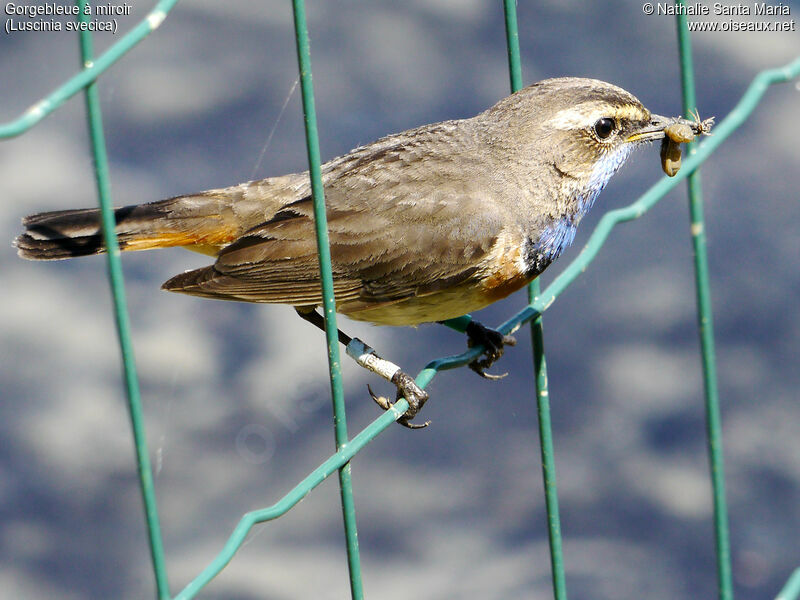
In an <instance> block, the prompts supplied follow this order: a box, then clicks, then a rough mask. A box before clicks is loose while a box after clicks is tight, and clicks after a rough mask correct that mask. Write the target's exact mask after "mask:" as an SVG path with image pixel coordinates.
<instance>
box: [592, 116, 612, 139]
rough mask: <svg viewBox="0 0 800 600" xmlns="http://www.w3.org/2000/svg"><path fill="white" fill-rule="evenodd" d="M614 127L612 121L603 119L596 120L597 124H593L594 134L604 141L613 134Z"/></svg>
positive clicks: (608, 118)
mask: <svg viewBox="0 0 800 600" xmlns="http://www.w3.org/2000/svg"><path fill="white" fill-rule="evenodd" d="M615 127H616V123H615V122H614V119H612V118H610V117H603V118H602V119H598V120H597V123H595V124H594V132H595V133H596V134H597V137H599V138H600V139H601V140H604V139H606V138H607V137H608V136H610V135H611V134H612V133H613V132H614V128H615Z"/></svg>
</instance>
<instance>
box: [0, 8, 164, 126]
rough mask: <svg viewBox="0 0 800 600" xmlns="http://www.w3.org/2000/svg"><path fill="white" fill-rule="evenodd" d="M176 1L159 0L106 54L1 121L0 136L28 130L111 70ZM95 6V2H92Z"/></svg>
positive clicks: (153, 27)
mask: <svg viewBox="0 0 800 600" xmlns="http://www.w3.org/2000/svg"><path fill="white" fill-rule="evenodd" d="M177 2H178V0H161V2H158V3H156V5H155V7H153V10H151V11H150V12H149V13H148V14H147V16H146V17H145V18H144V19H143V20H142V21H140V22H139V23H138V24H137V25H136V26H135V27H134V28H133V29H131V30H130V31H129V32H128V33H126V34H125V35H124V36H123V37H122V38H120V40H119V41H118V42H116V43H115V44H113V45H112V46H111V47H110V48H109V49H108V50H106V51H105V52H104V53H103V54H101V55H100V56H98V57H97V58H95V59H94V60H93V61H92V64H91V66H89V67H85V68H84V69H83V70H82V71H80V72H79V73H78V74H77V75H75V76H74V77H72V78H71V79H69V80H67V82H66V83H64V84H63V85H61V86H59V87H58V88H56V89H55V90H54V91H53V92H51V93H50V94H49V95H48V96H45V97H44V98H42V99H41V100H39V101H38V102H37V103H36V104H34V105H33V106H31V107H30V108H28V109H27V110H26V111H25V112H24V113H23V114H22V115H21V116H20V117H19V118H17V119H15V120H14V121H9V122H8V123H0V138H10V137H14V136H17V135H20V134H22V133H25V132H26V131H27V130H28V129H30V128H31V127H33V126H34V125H36V124H37V123H38V122H39V121H41V120H42V119H44V118H45V117H46V116H47V115H49V114H50V113H51V112H53V111H54V110H55V109H57V108H58V107H59V106H61V105H62V104H63V103H64V102H66V101H67V100H68V99H69V98H71V97H72V96H74V95H75V94H77V93H78V92H80V91H81V90H82V89H83V88H85V87H86V86H87V85H89V84H90V83H91V82H92V81H94V80H95V79H97V78H98V77H99V76H100V74H101V73H102V72H103V71H105V70H106V69H108V68H109V67H110V66H111V65H113V64H114V63H115V62H117V61H118V60H119V59H120V58H122V56H123V55H124V54H125V53H126V52H128V51H129V50H130V49H131V48H133V47H134V46H135V45H136V44H138V43H139V42H141V41H142V40H143V39H144V38H146V37H147V36H148V35H150V34H151V33H152V32H153V31H155V29H156V28H157V27H158V26H159V25H161V23H163V21H164V19H165V18H166V17H167V13H169V11H170V10H172V7H173V6H175V4H176V3H177ZM92 6H94V5H93V4H92Z"/></svg>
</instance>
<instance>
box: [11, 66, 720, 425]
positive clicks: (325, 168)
mask: <svg viewBox="0 0 800 600" xmlns="http://www.w3.org/2000/svg"><path fill="white" fill-rule="evenodd" d="M709 129H710V124H709V122H708V121H704V122H702V123H701V122H700V121H699V117H698V118H697V119H695V120H688V119H684V118H682V117H671V118H670V117H662V116H659V115H656V114H653V113H651V112H650V111H649V110H648V109H647V108H645V107H644V105H643V104H642V103H641V102H640V101H639V100H638V99H637V98H636V97H635V96H634V95H633V94H631V93H630V92H627V91H625V90H624V89H622V88H620V87H617V86H615V85H613V84H610V83H606V82H603V81H600V80H597V79H587V78H578V77H560V78H553V79H545V80H543V81H539V82H537V83H533V84H531V85H529V86H527V87H524V88H522V89H521V90H519V91H517V92H516V93H513V94H511V95H510V96H507V97H505V98H503V99H501V100H500V101H499V102H497V103H496V104H495V105H494V106H492V107H490V108H489V109H487V110H485V111H483V112H481V113H480V114H478V115H476V116H474V117H471V118H465V119H458V120H449V121H443V122H439V123H433V124H430V125H424V126H421V127H417V128H414V129H410V130H408V131H403V132H401V133H397V134H393V135H388V136H386V137H383V138H381V139H379V140H377V141H375V142H373V143H370V144H366V145H363V146H360V147H357V148H355V149H354V150H351V151H350V152H348V153H347V154H344V155H343V156H340V157H337V158H334V159H332V160H330V161H329V162H327V163H325V164H324V165H322V183H323V186H324V196H325V202H326V214H327V222H328V232H329V239H330V254H331V269H332V273H333V288H334V295H335V303H336V310H337V312H338V313H341V314H343V315H346V316H347V317H349V318H351V319H355V320H359V321H368V322H371V323H374V324H378V325H394V326H407V325H412V326H413V325H418V324H421V323H427V322H438V321H444V320H446V319H450V318H454V317H458V316H461V315H464V314H467V313H471V312H474V311H477V310H479V309H481V308H484V307H485V306H487V305H489V304H491V303H493V302H495V301H497V300H500V299H502V298H505V297H507V296H508V295H510V294H511V293H513V292H515V291H517V290H519V289H520V288H522V287H523V286H525V285H526V284H528V283H529V282H530V281H532V280H533V279H535V278H536V277H538V276H539V275H540V274H541V273H542V272H543V271H544V270H545V269H546V268H547V267H548V266H549V265H550V264H551V263H552V262H553V261H555V260H556V259H557V258H558V257H559V256H560V255H561V254H562V252H563V251H564V250H565V248H567V247H568V246H569V245H570V244H571V243H572V242H573V240H574V238H575V234H576V229H577V227H578V224H579V223H580V221H581V219H582V218H583V216H584V215H585V214H586V213H587V211H588V210H589V209H590V208H591V206H592V205H593V203H594V201H595V199H596V198H597V196H598V194H599V193H600V192H601V191H602V190H603V188H604V187H605V186H606V184H607V183H608V181H609V179H610V178H611V176H612V175H614V173H616V171H617V170H618V169H619V168H620V167H621V166H622V165H623V163H624V162H625V161H626V160H627V158H628V157H629V156H630V154H631V152H632V151H633V150H634V149H635V148H636V147H638V146H641V145H644V144H646V143H648V142H654V141H656V140H662V144H666V145H665V147H664V148H662V167H663V169H664V171H665V172H667V174H673V175H674V172H676V171H677V168H679V166H680V154H679V150H678V155H677V157H678V158H677V162H676V160H675V151H676V148H677V146H678V143H679V142H685V141H688V140H691V139H692V138H693V135H694V134H697V135H700V134H705V133H708V130H709ZM671 131H677V132H680V134H674V135H672V136H671V135H670V132H671ZM676 165H677V167H676ZM114 217H115V220H116V234H117V237H118V241H119V247H120V249H121V250H123V251H130V250H149V249H154V248H165V247H174V246H180V247H184V248H187V249H189V250H193V251H196V252H201V253H204V254H207V255H210V256H212V257H213V258H214V259H215V261H214V263H213V264H211V265H209V266H206V267H202V268H198V269H193V270H190V271H187V272H185V273H181V274H178V275H176V276H174V277H172V278H171V279H169V280H168V281H166V282H165V283H164V284H163V286H162V289H165V290H168V291H171V292H178V293H182V294H189V295H193V296H200V297H203V298H213V299H220V300H233V301H242V302H256V303H279V304H288V305H291V306H293V307H295V308H296V309H297V312H298V314H300V316H302V317H303V318H305V319H306V320H308V321H310V322H312V323H314V324H315V325H316V326H318V327H320V328H323V329H324V322H323V319H322V317H321V315H320V314H319V313H318V312H317V311H316V308H317V307H319V306H320V305H321V304H322V292H321V284H320V274H319V260H318V255H317V247H316V238H315V230H314V218H313V207H312V196H311V187H310V180H309V174H308V171H305V172H300V173H293V174H288V175H283V176H276V177H268V178H266V179H261V180H257V181H248V182H245V183H241V184H238V185H234V186H231V187H225V188H219V189H212V190H207V191H203V192H200V193H196V194H188V195H182V196H177V197H173V198H169V199H166V200H160V201H156V202H149V203H146V204H139V205H134V206H126V207H122V208H116V209H115V210H114ZM22 223H23V226H24V228H25V231H24V232H23V233H22V234H20V235H19V236H18V237H17V238H16V240H15V242H14V243H15V246H16V248H17V251H18V254H19V255H20V256H21V257H22V258H25V259H31V260H57V259H66V258H73V257H77V256H85V255H91V254H97V253H101V252H104V251H105V242H104V240H103V235H102V231H101V226H100V212H99V209H97V208H87V209H77V210H59V211H53V212H45V213H39V214H34V215H31V216H28V217H25V218H24V219H23V222H22ZM339 334H340V335H339V339H340V340H341V341H342V342H343V343H345V344H348V343H349V342H350V341H352V338H350V337H349V336H347V335H346V334H344V333H343V332H341V331H340V332H339ZM467 335H468V337H469V340H470V343H471V344H479V345H482V346H484V348H485V353H486V355H487V356H486V358H484V359H482V360H480V361H478V360H476V361H475V362H474V363H473V364H472V365H471V366H472V367H473V369H474V370H476V371H477V372H478V373H479V374H482V375H485V376H490V375H489V374H488V373H486V372H485V371H484V369H485V368H488V366H489V365H490V364H491V363H492V362H494V361H495V360H496V359H497V358H499V356H500V355H501V354H502V351H503V347H504V346H505V345H510V344H513V343H514V340H513V338H511V337H510V336H505V335H502V334H500V333H499V332H497V331H494V330H492V329H490V328H488V327H485V326H483V325H481V324H480V323H478V322H477V321H473V322H472V323H471V324H470V327H468V329H467ZM367 348H368V347H367ZM369 350H371V349H369ZM373 354H374V351H373ZM375 356H376V357H377V355H375ZM377 358H380V357H377ZM380 360H383V359H380ZM360 362H361V363H363V362H364V361H360ZM385 362H388V361H385ZM388 364H389V365H391V364H392V363H388ZM362 366H366V365H363V364H362ZM392 366H394V365H392ZM370 368H372V367H370ZM373 370H375V369H373ZM382 374H383V375H384V377H386V378H387V379H388V380H390V381H391V382H392V383H393V384H395V385H396V387H397V394H398V398H399V397H405V398H406V399H407V400H408V403H409V408H408V411H407V412H406V413H405V414H404V415H403V416H402V418H401V419H400V422H401V423H403V424H404V425H407V426H411V427H413V426H424V424H422V425H421V424H417V423H411V422H410V421H411V419H412V418H413V417H414V416H415V415H416V414H417V412H418V411H419V409H420V408H421V407H422V404H424V402H425V401H426V400H427V398H428V395H427V393H426V392H425V391H424V390H421V389H419V388H418V387H417V386H416V384H415V383H414V381H413V378H411V377H410V376H408V375H406V374H405V373H404V372H402V371H401V370H400V369H399V368H397V369H396V370H394V369H390V372H389V374H388V375H387V374H386V373H382ZM370 394H372V391H371V389H370ZM372 396H373V398H374V399H376V400H377V401H378V402H379V404H381V406H382V407H383V408H388V407H389V406H391V403H389V402H388V401H387V400H386V399H379V398H377V397H376V396H375V395H374V394H372ZM381 400H383V402H381Z"/></svg>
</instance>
